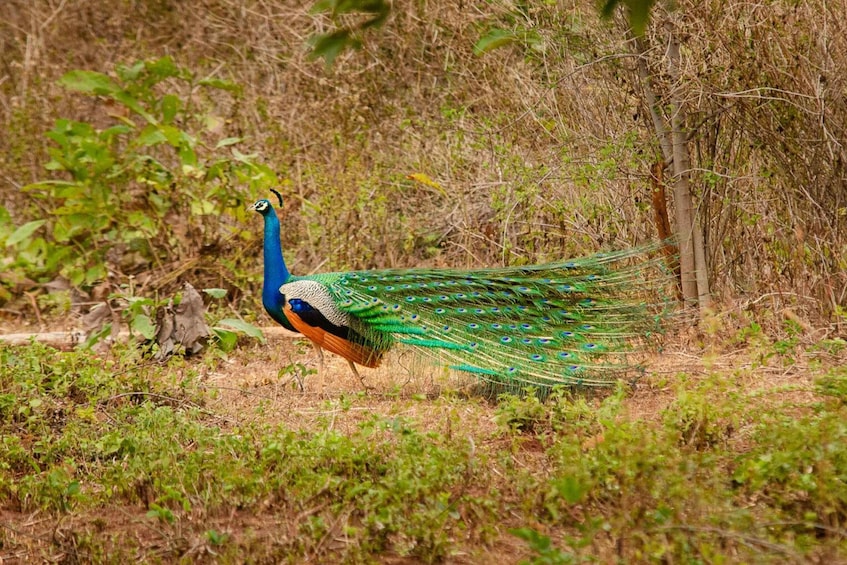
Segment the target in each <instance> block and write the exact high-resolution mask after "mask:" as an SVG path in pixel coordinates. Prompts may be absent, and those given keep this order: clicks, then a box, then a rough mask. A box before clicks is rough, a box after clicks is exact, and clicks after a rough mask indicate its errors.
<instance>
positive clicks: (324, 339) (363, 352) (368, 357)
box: [283, 303, 383, 368]
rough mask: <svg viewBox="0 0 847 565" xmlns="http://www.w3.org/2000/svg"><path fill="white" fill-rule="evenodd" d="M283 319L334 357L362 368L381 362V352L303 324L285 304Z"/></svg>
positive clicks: (371, 366) (372, 366) (374, 365)
mask: <svg viewBox="0 0 847 565" xmlns="http://www.w3.org/2000/svg"><path fill="white" fill-rule="evenodd" d="M283 310H284V312H285V317H286V318H288V321H289V322H291V325H292V326H294V329H295V330H297V331H298V332H300V333H301V334H303V335H304V336H306V337H307V338H309V339H310V340H312V342H314V343H315V345H317V346H318V347H320V348H322V349H326V350H327V351H331V352H332V353H335V354H336V355H341V356H342V357H344V358H345V359H347V360H348V361H352V362H353V363H358V364H359V365H362V366H363V367H370V368H374V367H376V366H378V365H379V362H380V361H382V353H383V352H381V351H376V350H374V349H373V348H371V347H367V346H365V345H362V344H360V343H353V342H352V341H348V340H346V339H344V338H342V337H338V336H337V335H335V334H333V333H330V332H328V331H326V330H325V329H323V328H317V327H314V326H310V325H309V324H307V323H306V322H304V321H303V320H302V319H301V318H300V316H298V315H297V314H295V313H294V312H292V310H291V306H289V305H288V304H287V303H286V305H285V307H284V308H283Z"/></svg>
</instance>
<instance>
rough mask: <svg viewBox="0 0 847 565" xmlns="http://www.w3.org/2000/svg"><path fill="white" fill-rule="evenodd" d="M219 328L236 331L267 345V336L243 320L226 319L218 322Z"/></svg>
mask: <svg viewBox="0 0 847 565" xmlns="http://www.w3.org/2000/svg"><path fill="white" fill-rule="evenodd" d="M218 326H223V327H227V328H232V329H234V330H235V331H238V332H241V333H244V334H247V335H248V336H250V337H254V338H256V339H258V340H259V341H261V342H262V343H265V336H264V334H262V330H260V329H259V328H257V327H256V326H254V325H253V324H248V323H247V322H245V321H243V320H238V319H235V318H225V319H223V320H221V321H220V322H218Z"/></svg>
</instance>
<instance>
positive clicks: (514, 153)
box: [0, 0, 847, 319]
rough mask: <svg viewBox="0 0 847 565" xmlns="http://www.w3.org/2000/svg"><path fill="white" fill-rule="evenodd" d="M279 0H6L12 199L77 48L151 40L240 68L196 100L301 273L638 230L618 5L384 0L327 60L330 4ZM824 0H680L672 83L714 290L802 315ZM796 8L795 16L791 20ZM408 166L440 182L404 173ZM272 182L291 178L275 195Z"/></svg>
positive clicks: (828, 305)
mask: <svg viewBox="0 0 847 565" xmlns="http://www.w3.org/2000/svg"><path fill="white" fill-rule="evenodd" d="M308 9H309V6H308V5H303V4H298V3H290V2H289V3H283V2H269V1H250V2H247V1H243V0H206V1H204V2H201V3H200V4H189V3H184V2H176V1H164V0H162V1H153V0H146V1H140V0H139V1H135V2H132V3H131V6H130V7H129V8H128V9H126V10H115V9H114V8H113V4H112V3H110V2H105V1H103V2H79V1H75V0H69V1H66V2H60V3H50V2H46V1H44V2H23V1H17V0H15V1H10V2H6V3H4V4H3V6H2V7H0V15H2V16H3V18H2V21H3V22H4V23H3V24H2V26H4V27H3V30H4V33H3V34H2V36H3V49H2V52H3V55H2V63H3V69H5V70H4V71H3V75H2V77H0V121H2V123H3V124H4V126H5V128H6V129H7V131H11V132H13V133H14V135H11V136H6V137H5V138H4V140H3V141H2V142H0V143H2V144H3V145H2V155H3V157H0V193H2V195H3V197H4V201H5V202H7V204H6V206H7V208H8V209H9V210H10V211H11V213H12V215H13V217H14V218H15V220H16V222H18V223H20V222H22V221H24V220H26V219H30V218H32V217H37V216H38V211H37V210H36V209H35V208H34V206H33V202H31V201H30V200H28V198H27V197H26V195H23V194H21V193H20V192H19V191H18V188H19V187H20V186H22V185H23V184H25V183H27V182H30V181H33V180H36V179H38V178H42V177H43V176H44V172H43V170H42V169H41V166H42V164H43V163H44V161H45V159H46V146H47V144H46V141H45V140H44V138H43V137H41V136H40V132H43V131H45V130H46V129H48V126H49V124H50V123H51V122H52V120H53V119H54V118H56V117H58V116H71V117H76V118H82V119H91V118H92V117H94V116H98V115H101V114H102V109H100V108H98V107H97V103H96V102H93V101H83V100H80V99H79V98H77V97H73V96H67V93H65V92H63V91H61V90H60V89H59V88H58V86H57V85H56V83H55V80H56V79H57V78H58V76H60V75H61V74H62V73H64V72H66V71H67V70H70V69H75V68H87V69H94V70H100V71H108V70H109V69H111V68H112V66H113V65H114V64H115V63H118V62H128V61H132V60H135V59H137V58H139V57H148V56H160V55H164V54H170V55H173V56H175V57H176V58H177V60H178V62H179V63H181V64H183V65H185V66H187V67H188V68H192V69H195V70H197V71H198V72H199V73H200V75H201V76H210V77H211V76H215V77H222V78H227V79H232V80H234V81H236V82H238V83H239V84H241V85H243V87H244V92H243V95H242V96H241V97H240V98H238V99H236V100H231V99H225V98H221V99H220V100H211V101H210V102H211V103H212V104H213V105H217V107H216V112H217V113H218V114H219V115H220V116H221V117H223V118H225V119H226V120H227V123H228V126H227V129H228V130H229V131H228V132H227V133H231V134H241V135H246V136H247V137H248V142H247V144H248V147H249V148H252V149H254V150H256V151H258V152H260V153H261V154H262V155H263V156H264V158H265V160H266V161H267V162H269V163H271V164H272V165H273V166H274V168H276V169H277V170H278V171H279V172H280V173H281V175H282V176H283V178H286V179H289V180H290V184H288V185H287V186H286V187H285V192H286V193H287V195H288V196H289V197H290V198H289V209H288V213H287V214H286V217H285V219H284V221H285V226H286V231H285V236H284V238H285V243H286V246H287V247H288V248H289V249H290V250H291V254H293V257H292V260H291V262H292V263H293V265H294V267H295V269H297V270H298V271H299V272H304V273H306V272H312V271H313V270H315V269H327V268H329V269H334V268H350V267H357V268H372V267H383V266H408V265H416V264H433V265H454V266H482V265H492V264H503V263H514V262H523V261H528V262H533V261H543V260H545V259H550V258H556V257H561V256H568V255H576V254H582V253H585V252H588V251H593V250H595V249H597V248H598V247H605V246H609V245H611V246H617V247H620V246H625V245H629V244H633V243H637V242H639V241H643V240H645V239H648V238H650V237H651V236H652V234H653V233H654V228H653V227H652V220H651V219H650V218H651V215H650V211H649V209H647V207H646V206H645V204H644V203H646V202H647V201H649V199H648V198H647V195H648V191H649V183H648V182H647V179H648V170H649V166H650V165H651V164H652V163H653V162H654V161H655V160H656V158H657V157H656V153H655V150H654V149H651V147H653V145H652V126H651V124H650V123H649V121H648V115H647V113H646V111H645V110H644V102H643V100H642V98H641V95H640V92H641V91H640V85H639V84H638V82H637V80H636V73H635V66H634V61H633V59H632V54H631V49H630V47H629V46H628V44H627V43H625V42H623V41H620V40H618V39H616V38H618V37H620V36H621V27H620V25H621V24H620V22H618V21H615V22H610V23H599V22H598V21H597V19H596V14H595V13H594V8H593V4H591V3H587V2H586V3H582V2H578V3H573V4H568V5H567V6H558V7H557V9H548V8H542V7H536V8H533V9H532V10H530V11H529V12H527V13H522V12H521V11H520V9H519V8H518V7H516V6H512V5H509V4H507V3H503V4H493V5H487V6H486V7H485V8H482V7H478V6H476V7H474V8H473V9H460V8H459V7H458V6H453V5H449V4H445V5H441V4H439V5H432V4H428V5H425V6H423V5H422V6H415V7H412V6H404V5H398V6H397V7H396V10H395V12H394V14H393V15H392V17H391V18H390V20H389V22H388V24H387V25H386V26H385V28H384V29H383V30H381V31H379V32H376V33H372V34H370V36H369V37H368V39H367V41H366V43H365V47H364V49H362V50H361V51H358V52H348V53H345V54H343V55H342V56H341V57H340V58H339V60H338V61H337V63H336V65H335V66H334V67H333V68H332V69H331V70H327V69H325V68H324V66H323V64H322V63H321V62H319V61H310V60H308V58H307V49H306V47H305V41H306V39H307V37H308V36H309V35H310V34H311V33H314V32H316V31H321V30H325V29H327V26H329V25H330V23H329V22H328V21H327V20H326V19H324V18H323V17H322V16H316V15H311V14H310V13H309V12H308ZM844 9H847V7H845V6H844V5H843V4H842V3H839V2H836V3H835V4H833V3H831V2H827V3H821V2H815V1H808V2H801V3H799V4H797V3H793V4H790V5H789V4H788V3H777V4H774V5H772V6H770V7H769V8H768V9H767V10H765V9H764V8H761V7H756V6H755V5H747V4H740V3H736V4H732V5H731V6H729V7H726V6H724V5H723V4H722V3H707V4H697V5H693V4H692V5H688V4H683V5H682V6H681V8H680V11H679V13H678V14H676V15H675V16H674V18H675V20H676V21H677V25H678V26H679V27H680V29H681V33H682V35H683V37H684V38H686V41H687V43H686V47H687V53H686V57H685V61H684V63H685V65H686V66H685V68H684V69H683V73H682V81H683V82H682V83H681V84H676V85H672V84H668V83H667V81H666V80H665V73H664V62H663V58H662V48H661V45H662V42H663V41H664V37H663V35H662V29H663V27H662V25H663V21H664V19H665V18H666V17H667V16H666V14H664V13H663V12H662V11H661V10H659V11H657V12H656V19H657V23H656V25H655V26H654V28H652V29H653V31H652V32H651V33H652V34H653V35H651V37H650V41H651V42H652V45H653V46H654V47H653V49H651V50H650V51H649V57H650V58H651V60H650V63H651V66H652V68H653V69H654V71H655V72H656V80H657V83H656V84H657V88H658V90H659V93H660V94H667V93H669V92H670V90H671V89H672V88H673V89H676V90H678V91H681V92H682V94H683V96H682V97H683V98H684V99H685V100H686V105H687V109H688V111H689V112H690V113H691V124H690V125H691V126H692V127H696V129H695V130H694V132H693V135H694V144H693V146H692V150H693V155H692V157H693V166H694V167H695V171H694V180H695V185H696V186H697V187H698V188H697V190H698V191H699V192H700V194H701V198H702V204H701V209H700V211H701V213H702V214H704V215H705V217H706V218H707V221H706V222H705V225H706V228H707V237H708V239H709V241H708V245H709V250H710V259H711V261H710V268H711V271H712V279H713V282H714V283H715V288H716V294H717V295H718V296H721V297H726V298H728V299H734V298H735V297H737V296H739V295H741V296H752V297H756V296H759V295H761V294H763V293H766V292H771V291H774V290H779V291H780V292H782V294H781V296H780V298H779V302H780V303H781V304H782V305H791V306H792V307H794V308H797V309H800V310H801V311H802V312H804V313H805V315H808V316H810V317H813V318H815V319H819V316H820V315H821V314H823V315H825V316H827V317H828V316H830V315H831V314H832V313H833V312H834V311H835V310H836V307H837V306H839V305H843V304H844V300H845V292H847V290H845V289H847V284H845V279H844V275H843V272H844V269H843V268H841V267H842V263H843V260H844V258H843V256H842V255H843V253H842V252H841V250H842V248H843V233H844V229H845V225H844V222H845V220H844V218H845V217H847V216H845V215H844V214H842V213H841V212H840V210H842V209H843V208H844V203H843V202H842V196H841V195H843V194H844V193H845V191H844V190H843V189H844V184H845V173H844V166H843V163H844V161H845V158H844V149H843V144H844V141H845V123H847V117H845V114H844V110H843V109H844V108H845V105H844V104H843V103H842V102H843V92H844V88H843V81H844V78H843V77H844V76H847V72H845V70H847V60H845V58H844V53H847V47H845V46H844V44H843V42H844V41H845V40H844V37H845V36H847V34H844V33H840V32H841V31H843V30H842V29H840V26H843V25H844V24H843V22H841V19H840V18H839V17H837V14H839V13H841V12H843V11H844ZM798 22H802V25H801V24H800V23H798ZM490 26H495V27H496V26H500V27H505V28H512V29H529V30H531V31H533V32H534V33H537V34H538V35H539V37H540V39H541V45H542V46H543V49H538V50H532V49H525V48H522V47H521V46H519V45H518V46H514V47H510V48H506V49H500V50H496V51H493V52H491V53H489V54H486V55H485V56H482V57H480V56H476V55H474V54H473V52H472V47H473V44H474V42H475V41H476V39H477V38H478V37H479V35H480V33H482V31H483V30H484V29H487V28H488V27H490ZM413 172H425V173H426V174H428V175H429V176H431V177H432V178H434V179H435V180H437V181H438V182H439V183H440V184H441V186H442V187H444V188H445V191H446V192H445V193H443V194H440V193H438V192H437V191H433V190H431V189H429V188H427V187H423V186H421V185H417V184H415V183H414V182H412V181H409V180H408V179H406V175H407V174H409V173H413ZM291 197H293V198H291Z"/></svg>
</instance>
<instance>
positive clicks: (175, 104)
mask: <svg viewBox="0 0 847 565" xmlns="http://www.w3.org/2000/svg"><path fill="white" fill-rule="evenodd" d="M179 107H180V102H179V98H178V97H176V96H174V95H173V94H166V95H164V96H163V97H162V122H163V123H165V124H170V123H171V122H173V121H174V118H175V117H176V115H177V112H179Z"/></svg>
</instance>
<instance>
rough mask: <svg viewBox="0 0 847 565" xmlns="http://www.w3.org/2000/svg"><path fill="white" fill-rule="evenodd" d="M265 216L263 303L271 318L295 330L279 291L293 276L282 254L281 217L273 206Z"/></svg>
mask: <svg viewBox="0 0 847 565" xmlns="http://www.w3.org/2000/svg"><path fill="white" fill-rule="evenodd" d="M264 218H265V236H264V239H265V241H264V254H265V274H264V282H263V283H262V305H263V306H264V307H265V310H267V312H268V314H270V316H271V318H273V319H274V320H276V321H277V322H279V323H280V324H282V325H283V326H285V327H286V328H288V329H290V330H293V329H294V328H292V327H291V324H290V323H289V322H288V320H287V319H286V318H285V314H283V312H282V307H283V297H282V295H281V294H280V293H279V287H280V286H282V285H283V284H285V283H286V282H288V279H289V278H291V273H289V272H288V267H286V266H285V259H284V258H283V256H282V245H281V244H280V241H279V218H278V217H277V215H276V211H275V210H274V209H273V208H271V209H270V210H268V212H267V213H266V214H264Z"/></svg>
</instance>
